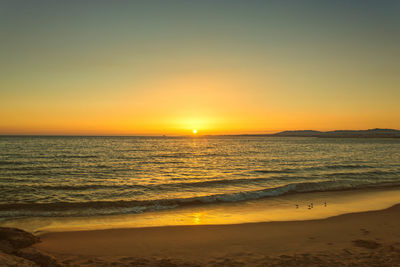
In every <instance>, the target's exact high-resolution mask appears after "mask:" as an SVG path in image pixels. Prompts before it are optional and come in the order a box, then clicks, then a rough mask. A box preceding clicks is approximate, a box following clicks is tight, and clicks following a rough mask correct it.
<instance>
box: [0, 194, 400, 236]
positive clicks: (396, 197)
mask: <svg viewBox="0 0 400 267" xmlns="http://www.w3.org/2000/svg"><path fill="white" fill-rule="evenodd" d="M310 203H313V208H312V209H310V208H308V205H309V204H310ZM325 203H327V206H325ZM397 203H400V188H398V187H395V188H391V189H388V188H384V189H376V188H374V189H357V190H345V191H328V192H310V193H301V194H290V195H284V196H279V197H270V198H264V199H259V200H250V201H243V202H234V203H217V204H209V205H200V206H188V207H181V208H176V209H171V210H159V211H151V212H144V213H139V214H121V215H109V216H91V217H86V216H85V217H33V218H21V219H14V220H7V221H4V222H2V223H1V224H0V226H4V227H15V228H20V229H23V230H25V231H28V232H32V233H35V234H40V233H47V232H64V231H77V230H101V229H115V228H141V227H153V226H174V225H230V224H242V223H257V222H282V221H302V220H313V219H324V218H329V217H332V216H337V215H341V214H347V213H354V212H363V211H372V210H381V209H385V208H388V207H390V206H393V205H395V204H397ZM297 205H299V206H298V207H297Z"/></svg>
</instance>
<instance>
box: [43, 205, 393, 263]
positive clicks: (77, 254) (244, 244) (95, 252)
mask: <svg viewBox="0 0 400 267" xmlns="http://www.w3.org/2000/svg"><path fill="white" fill-rule="evenodd" d="M399 226H400V205H396V206H394V207H391V208H389V209H386V210H380V211H369V212H361V213H352V214H344V215H340V216H336V217H331V218H328V219H322V220H310V221H291V222H267V223H250V224H237V225H199V226H166V227H148V228H131V229H110V230H93V231H75V232H55V233H46V234H43V235H41V236H40V238H41V239H42V242H41V243H38V244H36V245H35V247H36V248H38V249H39V250H41V251H44V252H47V253H50V254H51V255H54V256H55V257H56V258H57V259H58V261H59V262H60V263H63V264H68V265H72V266H108V265H109V266H271V265H272V266H343V265H351V266H400V227H399Z"/></svg>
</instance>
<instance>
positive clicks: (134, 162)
mask: <svg viewBox="0 0 400 267" xmlns="http://www.w3.org/2000/svg"><path fill="white" fill-rule="evenodd" d="M399 185H400V140H399V139H334V138H332V139H331V138H328V139H319V138H277V137H262V136H258V137H257V136H256V137H255V136H231V137H229V136H224V137H6V136H3V137H0V192H1V194H0V218H1V220H10V219H15V218H29V217H76V216H98V215H118V214H136V213H146V212H149V211H156V210H172V211H173V210H174V209H177V208H181V207H190V206H193V207H199V206H205V205H210V204H216V203H226V202H228V203H240V202H243V201H248V200H251V201H257V200H262V199H267V198H274V197H280V196H284V195H290V194H305V193H308V192H329V191H342V190H349V189H361V188H381V189H382V188H388V189H389V188H393V187H396V186H399Z"/></svg>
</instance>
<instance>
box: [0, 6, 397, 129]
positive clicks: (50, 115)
mask: <svg viewBox="0 0 400 267" xmlns="http://www.w3.org/2000/svg"><path fill="white" fill-rule="evenodd" d="M399 14H400V1H368V0H364V1H323V0H318V1H298V0H296V1H286V0H282V1H235V0H231V1H223V0H217V1H216V0H210V1H208V0H198V1H190V0H181V1H177V0H176V1H174V0H160V1H152V0H146V1H122V0H121V1H54V0H52V1H19V0H10V1H4V0H0V133H2V134H123V135H125V134H189V133H191V132H192V131H193V129H197V130H198V133H199V134H220V133H224V134H229V133H232V134H235V133H269V132H275V131H280V130H294V129H315V130H332V129H367V128H376V127H380V128H397V129H400V16H399Z"/></svg>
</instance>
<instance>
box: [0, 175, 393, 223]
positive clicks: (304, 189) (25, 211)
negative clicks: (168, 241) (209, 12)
mask: <svg viewBox="0 0 400 267" xmlns="http://www.w3.org/2000/svg"><path fill="white" fill-rule="evenodd" d="M393 186H400V183H398V182H397V183H393V182H380V183H369V184H365V183H364V184H361V183H358V182H355V181H347V182H343V181H342V182H336V181H319V182H302V183H290V184H286V185H281V186H278V187H274V188H266V189H262V190H253V191H245V192H236V193H229V194H215V195H208V196H199V197H191V198H174V199H155V200H120V201H92V202H55V203H12V204H0V214H1V215H2V216H5V217H10V216H15V215H16V214H19V216H29V215H31V214H30V213H32V212H34V213H35V216H55V215H57V216H71V215H74V216H87V215H105V214H121V213H140V212H144V211H152V210H159V209H171V208H176V207H184V206H194V205H205V204H215V203H230V202H240V201H247V200H258V199H263V198H268V197H276V196H282V195H287V194H295V193H308V192H327V191H342V190H351V189H365V188H385V187H386V188H387V187H393ZM46 214H50V215H46Z"/></svg>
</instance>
